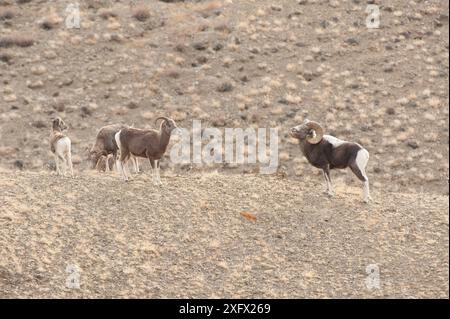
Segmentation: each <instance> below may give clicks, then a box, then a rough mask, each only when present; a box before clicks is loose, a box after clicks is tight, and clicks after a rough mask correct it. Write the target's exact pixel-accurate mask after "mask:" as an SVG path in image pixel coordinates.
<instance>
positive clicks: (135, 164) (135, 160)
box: [132, 156, 139, 174]
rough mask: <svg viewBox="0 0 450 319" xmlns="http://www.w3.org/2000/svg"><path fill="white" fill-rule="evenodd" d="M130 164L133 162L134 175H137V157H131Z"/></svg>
mask: <svg viewBox="0 0 450 319" xmlns="http://www.w3.org/2000/svg"><path fill="white" fill-rule="evenodd" d="M132 162H133V168H134V172H135V173H136V174H138V173H139V162H138V158H137V157H134V156H133V157H132Z"/></svg>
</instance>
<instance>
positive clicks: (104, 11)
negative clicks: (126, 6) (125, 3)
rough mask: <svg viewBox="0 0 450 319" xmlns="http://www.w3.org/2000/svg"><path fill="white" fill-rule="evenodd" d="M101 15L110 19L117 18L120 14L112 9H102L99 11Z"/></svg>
mask: <svg viewBox="0 0 450 319" xmlns="http://www.w3.org/2000/svg"><path fill="white" fill-rule="evenodd" d="M98 15H99V17H101V18H102V19H105V20H108V19H109V18H117V17H118V14H117V12H115V11H114V10H112V9H100V10H99V13H98Z"/></svg>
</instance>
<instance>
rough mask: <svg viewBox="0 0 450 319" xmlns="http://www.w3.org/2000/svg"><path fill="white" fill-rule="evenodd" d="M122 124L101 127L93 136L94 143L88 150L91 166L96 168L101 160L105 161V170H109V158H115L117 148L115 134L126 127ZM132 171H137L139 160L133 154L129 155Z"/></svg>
mask: <svg viewBox="0 0 450 319" xmlns="http://www.w3.org/2000/svg"><path fill="white" fill-rule="evenodd" d="M127 127H128V126H127V125H124V124H111V125H106V126H104V127H102V128H101V129H100V130H99V131H98V133H97V136H96V138H95V143H94V145H93V146H92V148H91V149H90V151H89V159H90V161H91V168H92V169H98V168H99V165H100V163H101V162H102V160H104V161H105V170H106V171H107V172H108V171H109V170H110V165H109V159H110V158H111V157H112V158H113V159H114V161H116V160H117V156H118V152H119V148H118V146H117V143H116V140H115V135H116V133H117V132H119V131H120V130H122V129H124V128H127ZM130 159H131V162H132V164H133V168H134V172H135V173H139V162H138V159H137V158H135V157H134V156H131V158H130Z"/></svg>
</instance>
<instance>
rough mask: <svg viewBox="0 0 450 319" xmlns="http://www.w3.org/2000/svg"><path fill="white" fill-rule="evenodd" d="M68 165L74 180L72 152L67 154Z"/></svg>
mask: <svg viewBox="0 0 450 319" xmlns="http://www.w3.org/2000/svg"><path fill="white" fill-rule="evenodd" d="M66 165H67V167H68V168H69V171H70V176H71V177H72V178H73V164H72V153H71V152H70V151H69V152H67V153H66Z"/></svg>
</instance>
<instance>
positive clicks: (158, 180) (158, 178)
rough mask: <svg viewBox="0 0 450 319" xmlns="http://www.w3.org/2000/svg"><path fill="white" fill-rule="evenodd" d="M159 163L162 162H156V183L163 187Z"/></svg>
mask: <svg viewBox="0 0 450 319" xmlns="http://www.w3.org/2000/svg"><path fill="white" fill-rule="evenodd" d="M159 161H160V160H156V161H155V162H156V183H157V185H162V183H161V177H160V175H159Z"/></svg>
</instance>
